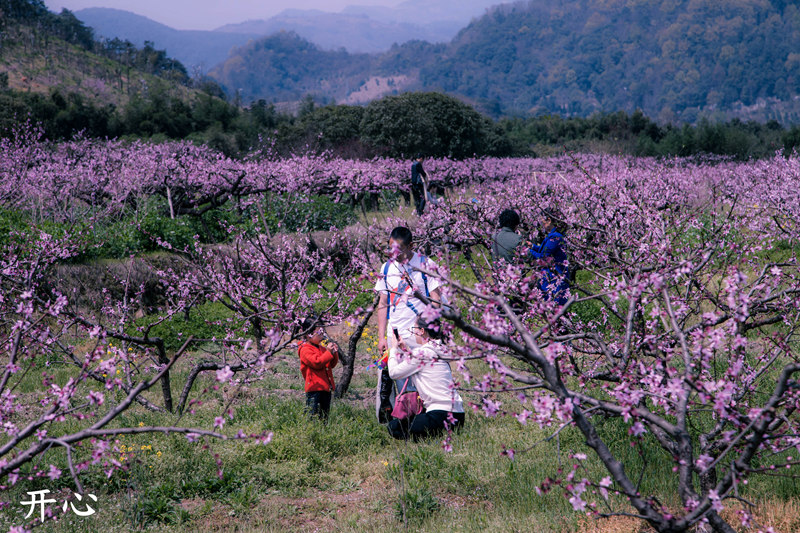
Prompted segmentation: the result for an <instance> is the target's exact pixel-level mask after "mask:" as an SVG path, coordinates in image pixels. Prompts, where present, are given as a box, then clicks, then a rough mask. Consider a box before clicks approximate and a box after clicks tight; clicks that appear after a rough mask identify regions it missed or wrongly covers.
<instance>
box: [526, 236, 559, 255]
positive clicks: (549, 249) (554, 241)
mask: <svg viewBox="0 0 800 533" xmlns="http://www.w3.org/2000/svg"><path fill="white" fill-rule="evenodd" d="M560 245H561V239H560V238H558V237H553V238H550V239H546V240H545V241H544V246H542V251H541V252H539V251H536V250H535V249H534V248H531V250H530V255H531V257H533V258H534V259H544V258H545V257H552V256H553V254H554V253H555V251H556V250H557V249H558V247H559V246H560Z"/></svg>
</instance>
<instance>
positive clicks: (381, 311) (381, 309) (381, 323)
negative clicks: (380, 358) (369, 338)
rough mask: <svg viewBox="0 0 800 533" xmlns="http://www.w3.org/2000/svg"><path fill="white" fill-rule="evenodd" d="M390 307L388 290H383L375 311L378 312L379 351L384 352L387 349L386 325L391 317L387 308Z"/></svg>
mask: <svg viewBox="0 0 800 533" xmlns="http://www.w3.org/2000/svg"><path fill="white" fill-rule="evenodd" d="M388 307H389V298H388V296H387V294H386V291H381V296H380V298H379V299H378V307H377V308H376V309H375V312H376V313H377V314H378V353H379V354H382V353H383V352H384V350H386V325H387V323H388V322H389V318H388V317H387V316H386V315H387V313H386V309H387V308H388Z"/></svg>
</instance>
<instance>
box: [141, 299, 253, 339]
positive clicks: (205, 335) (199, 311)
mask: <svg viewBox="0 0 800 533" xmlns="http://www.w3.org/2000/svg"><path fill="white" fill-rule="evenodd" d="M160 318H161V317H160V316H159V315H152V316H145V317H142V318H140V319H138V320H136V322H134V328H131V329H134V330H138V329H140V328H143V327H145V326H147V325H148V324H152V323H153V322H156V321H157V320H159V319H160ZM246 327H247V326H246V324H244V323H243V322H242V321H241V320H239V319H237V318H236V317H235V315H234V314H233V312H232V311H231V310H230V309H228V308H227V307H225V305H223V304H222V303H220V302H207V303H204V304H202V305H198V306H196V307H193V308H191V309H190V310H189V316H188V318H187V317H186V315H184V314H177V315H174V316H173V317H172V318H170V319H169V320H165V321H164V322H162V323H160V324H158V325H156V326H153V328H152V329H151V330H150V336H151V337H161V338H162V339H163V340H164V346H165V347H166V348H167V350H177V349H178V348H180V347H181V346H182V345H183V343H184V341H185V340H186V338H187V337H188V336H189V335H193V336H194V337H195V338H198V339H211V338H214V337H216V338H218V339H221V338H223V337H224V336H225V335H226V334H227V332H228V330H229V329H230V330H236V331H244V330H245V328H246ZM129 333H135V331H129Z"/></svg>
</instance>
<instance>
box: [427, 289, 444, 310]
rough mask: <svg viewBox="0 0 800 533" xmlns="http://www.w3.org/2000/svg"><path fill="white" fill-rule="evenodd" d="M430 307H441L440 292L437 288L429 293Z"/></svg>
mask: <svg viewBox="0 0 800 533" xmlns="http://www.w3.org/2000/svg"><path fill="white" fill-rule="evenodd" d="M430 300H431V305H432V306H434V307H441V306H442V291H441V289H439V287H436V288H435V289H433V290H432V291H431V297H430Z"/></svg>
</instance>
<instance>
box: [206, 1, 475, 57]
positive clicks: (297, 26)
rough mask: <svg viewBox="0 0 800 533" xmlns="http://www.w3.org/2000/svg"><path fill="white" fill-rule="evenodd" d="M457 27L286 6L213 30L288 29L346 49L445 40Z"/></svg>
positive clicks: (382, 48) (263, 31)
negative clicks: (443, 29) (267, 16)
mask: <svg viewBox="0 0 800 533" xmlns="http://www.w3.org/2000/svg"><path fill="white" fill-rule="evenodd" d="M459 29H460V27H458V26H457V27H455V28H451V29H450V31H448V32H446V34H445V33H443V32H436V31H432V30H429V29H426V28H425V27H423V26H420V25H416V24H412V23H408V22H382V21H377V20H374V19H372V18H369V17H367V16H366V15H358V14H353V15H348V14H342V13H326V12H323V11H317V10H309V11H305V10H303V11H301V10H295V9H292V10H286V11H284V12H282V13H281V14H279V15H276V16H274V17H272V18H270V19H269V20H251V21H247V22H243V23H241V24H228V25H226V26H222V27H221V28H219V29H218V30H217V31H225V32H246V33H249V34H258V35H262V36H264V35H271V34H273V33H278V32H280V31H292V32H294V33H296V34H297V35H299V36H300V37H303V38H304V39H306V40H308V41H310V42H313V43H314V44H317V45H319V46H320V47H321V48H323V49H328V50H336V49H339V48H346V49H347V50H348V51H349V52H354V53H359V52H382V51H385V50H387V49H389V48H390V47H391V46H392V44H394V43H404V42H406V41H410V40H414V39H419V40H424V41H437V40H440V41H449V40H450V39H451V38H452V37H453V36H454V35H455V34H456V33H457V32H458V30H459Z"/></svg>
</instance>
